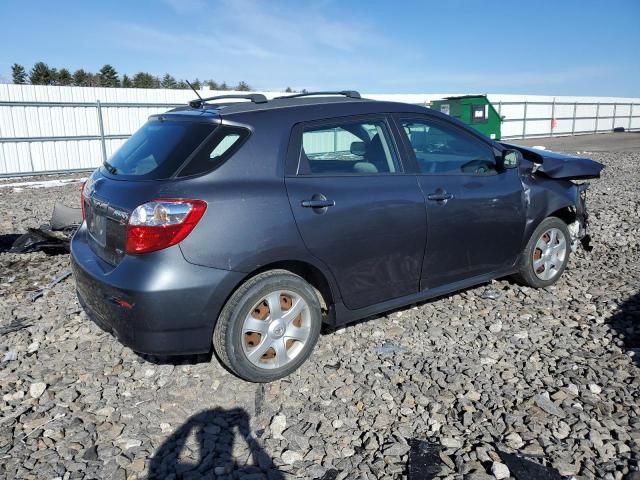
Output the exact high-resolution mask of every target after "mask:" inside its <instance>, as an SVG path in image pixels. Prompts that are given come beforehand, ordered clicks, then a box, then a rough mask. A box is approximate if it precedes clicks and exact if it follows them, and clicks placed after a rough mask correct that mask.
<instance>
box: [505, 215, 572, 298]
mask: <svg viewBox="0 0 640 480" xmlns="http://www.w3.org/2000/svg"><path fill="white" fill-rule="evenodd" d="M551 229H556V231H559V232H561V233H562V235H563V236H564V241H565V255H564V258H563V259H562V261H561V262H560V263H559V264H558V265H554V268H553V269H550V270H549V271H550V272H553V276H552V277H551V278H549V279H544V278H540V276H539V275H543V274H544V270H545V269H546V268H547V267H546V266H542V267H538V273H536V268H535V267H534V254H535V255H536V256H538V255H540V254H541V250H540V249H539V248H537V247H536V244H537V243H538V240H540V239H541V237H542V236H543V235H544V234H545V232H548V231H549V230H551ZM558 238H559V236H558ZM536 250H537V252H536ZM538 252H540V253H538ZM570 253H571V235H570V234H569V229H568V228H567V224H566V223H565V222H564V221H562V220H561V219H559V218H558V217H547V218H545V219H544V220H543V221H542V222H540V225H538V227H537V228H536V229H535V230H534V231H533V233H532V234H531V238H530V239H529V241H528V242H527V245H526V247H525V248H524V251H523V252H522V255H521V257H520V262H519V264H518V273H516V274H515V275H514V278H515V280H516V281H517V282H518V283H520V284H523V285H528V286H530V287H533V288H544V287H548V286H549V285H553V284H554V283H556V282H557V281H558V279H559V278H560V277H561V276H562V273H563V272H564V269H565V268H566V266H567V262H568V261H569V255H570ZM540 270H541V271H540Z"/></svg>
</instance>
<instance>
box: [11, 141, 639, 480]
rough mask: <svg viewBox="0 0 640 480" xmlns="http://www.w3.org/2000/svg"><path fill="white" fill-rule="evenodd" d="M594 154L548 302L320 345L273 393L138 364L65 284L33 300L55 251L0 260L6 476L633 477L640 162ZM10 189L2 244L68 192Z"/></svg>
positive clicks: (456, 304)
mask: <svg viewBox="0 0 640 480" xmlns="http://www.w3.org/2000/svg"><path fill="white" fill-rule="evenodd" d="M594 158H596V159H598V160H600V161H602V162H604V163H605V164H606V165H607V169H606V170H605V171H604V173H603V178H602V179H601V180H599V181H594V182H593V184H592V189H591V190H590V194H589V205H590V208H591V212H592V213H593V215H592V234H593V237H594V242H593V243H594V249H593V251H592V252H590V253H585V252H582V251H580V252H578V253H577V254H576V255H574V256H573V257H572V259H571V261H570V263H569V267H568V269H567V271H566V272H565V274H564V276H563V277H562V278H561V280H560V281H559V282H558V283H557V284H556V285H555V286H554V287H551V288H549V289H547V290H532V289H529V288H523V287H519V286H517V285H515V284H513V283H511V282H510V281H508V280H500V281H496V282H493V283H492V284H491V285H483V286H479V287H477V288H472V289H468V290H466V291H463V292H460V293H458V294H455V295H450V296H447V297H444V298H440V299H437V300H434V301H430V302H428V303H424V304H421V305H417V306H413V307H411V308H407V309H405V310H400V311H396V312H391V313H389V314H388V315H386V316H381V317H377V318H375V319H372V320H370V321H367V322H360V323H357V324H355V325H350V326H347V327H346V328H343V329H340V330H337V331H333V332H325V334H324V335H322V337H321V338H320V340H319V344H318V346H317V349H316V351H315V353H314V355H313V356H312V358H311V359H310V360H309V361H308V362H307V363H306V364H305V365H304V366H303V368H302V369H301V370H299V371H298V372H296V373H295V374H293V375H291V376H290V377H289V378H286V379H283V380H280V381H277V382H274V383H272V384H268V385H255V384H249V383H245V382H242V381H240V380H238V379H236V378H235V377H233V376H232V375H230V374H229V373H227V372H226V371H225V370H224V369H223V368H222V367H221V366H220V365H219V364H218V362H217V361H216V359H215V357H214V358H204V357H197V358H191V357H189V358H181V359H178V360H173V361H171V360H168V359H157V358H150V357H141V356H138V355H136V354H135V353H133V352H131V351H130V350H128V349H126V348H124V347H122V346H121V345H120V344H119V343H118V342H117V341H116V340H115V339H114V338H112V337H111V336H110V335H109V334H106V333H104V332H102V331H101V330H100V329H99V328H98V327H96V326H95V325H94V324H92V323H91V322H90V321H89V320H88V319H87V317H86V316H85V315H84V313H82V311H81V309H80V306H79V305H78V302H77V301H76V299H75V295H74V286H73V280H72V278H68V279H66V280H64V281H62V282H61V283H59V284H57V285H56V286H54V287H53V288H51V289H50V290H49V291H48V294H47V295H45V296H43V297H42V298H40V299H38V300H36V301H35V302H32V301H30V300H29V297H28V295H29V292H30V291H31V290H34V289H37V288H40V287H42V286H44V285H46V284H47V283H48V282H50V281H51V280H52V278H54V277H55V276H56V275H58V274H59V273H61V272H63V271H65V270H67V269H68V257H67V256H66V255H59V256H46V255H44V254H42V253H34V254H24V255H16V254H8V253H6V252H5V253H0V329H2V336H1V337H0V396H1V397H2V400H0V477H1V478H20V479H30V478H34V479H35V478H44V479H53V478H63V479H68V478H70V479H73V478H105V479H107V478H110V479H118V480H119V479H125V478H126V479H136V478H146V477H152V478H169V479H170V478H189V479H195V478H201V477H202V476H204V477H206V478H229V479H230V478H244V479H264V478H268V479H284V478H323V479H325V480H328V479H342V478H364V479H373V478H384V479H399V478H406V477H407V475H408V474H409V468H408V461H407V458H408V455H409V450H410V444H411V445H415V444H414V442H413V440H412V439H421V440H428V441H429V442H432V445H439V446H440V448H441V450H440V451H439V452H438V451H437V450H432V451H431V460H428V461H427V463H430V470H431V471H436V472H437V474H435V475H436V477H437V478H469V479H484V478H509V475H510V473H509V471H508V469H507V468H506V466H505V465H504V463H503V460H501V457H500V456H499V453H498V452H512V453H518V454H520V455H522V456H525V457H526V458H528V459H530V460H532V461H534V462H536V463H537V464H542V465H547V466H552V467H554V468H556V469H557V470H559V472H560V474H562V475H563V476H567V477H570V476H576V477H578V478H604V479H620V478H638V477H634V475H635V474H634V473H633V472H634V471H636V470H637V469H638V462H639V459H640V418H639V414H640V395H639V389H640V375H639V374H640V362H639V361H638V359H639V358H640V342H639V341H638V340H639V337H640V325H639V321H638V320H639V313H638V312H639V310H638V309H639V307H640V220H639V218H640V189H639V188H638V181H639V180H640V153H621V154H610V153H598V154H594ZM26 180H27V179H25V181H26ZM14 181H15V180H14ZM6 183H7V182H6V181H5V182H0V204H1V205H2V210H3V211H2V217H0V238H4V239H5V240H6V239H7V238H8V237H6V236H5V237H1V236H2V235H8V234H15V233H20V232H22V231H23V230H24V229H25V228H26V227H27V226H37V225H39V224H40V223H43V222H45V221H47V220H48V218H49V215H50V212H51V210H52V207H53V203H54V200H55V201H63V202H65V203H67V204H69V205H73V204H75V203H76V199H77V196H78V186H77V185H66V186H61V187H56V188H49V189H23V190H22V191H17V192H16V191H14V190H13V187H4V188H3V187H2V184H6ZM5 243H6V242H5ZM1 246H2V245H1V244H0V247H1ZM0 251H1V250H0ZM487 293H493V294H491V295H488V294H487ZM10 327H12V328H15V329H18V330H17V331H13V332H7V330H10V329H11V328H10ZM23 327H24V328H23ZM433 452H435V453H433ZM427 453H429V452H427ZM412 458H413V456H412ZM511 474H512V475H513V474H514V472H511ZM411 478H429V477H428V476H427V475H426V474H423V476H421V477H420V476H418V475H413V476H412V477H411ZM520 478H522V477H520ZM529 478H535V475H534V477H529ZM550 478H551V477H550Z"/></svg>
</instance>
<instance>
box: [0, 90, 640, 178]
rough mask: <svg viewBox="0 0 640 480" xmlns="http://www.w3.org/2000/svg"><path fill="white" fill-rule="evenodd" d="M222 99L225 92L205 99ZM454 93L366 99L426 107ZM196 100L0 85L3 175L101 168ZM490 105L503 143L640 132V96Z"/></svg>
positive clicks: (515, 98)
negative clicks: (159, 117)
mask: <svg viewBox="0 0 640 480" xmlns="http://www.w3.org/2000/svg"><path fill="white" fill-rule="evenodd" d="M218 93H223V92H213V91H206V90H205V91H203V93H202V94H203V96H204V95H207V96H212V95H216V94H218ZM224 93H233V92H224ZM263 93H264V94H265V95H266V96H267V97H273V96H277V95H282V93H281V92H263ZM448 95H450V94H410V95H403V94H380V95H378V94H364V96H366V97H368V98H374V99H377V100H393V101H400V102H407V103H420V104H426V103H428V102H430V101H432V100H435V99H439V98H443V97H444V96H448ZM193 97H194V94H193V92H191V91H190V90H155V89H125V88H117V89H116V88H94V87H50V86H34V85H7V84H0V176H9V175H26V174H33V173H42V172H47V173H50V172H60V171H73V170H83V169H92V168H95V167H96V166H98V165H99V164H100V163H101V162H102V161H103V159H105V158H108V157H109V156H110V155H111V154H112V153H113V152H114V151H115V150H116V149H117V148H118V147H119V146H120V145H121V144H122V142H124V140H125V139H126V138H128V137H129V135H131V134H132V133H133V132H134V131H135V130H136V129H137V128H138V127H140V125H142V124H143V123H144V122H145V121H146V119H147V117H148V116H149V115H151V114H154V113H160V112H163V111H166V110H167V109H168V108H171V107H174V106H177V105H184V104H185V103H186V102H187V101H188V100H191V99H193ZM489 99H490V100H491V101H492V102H493V104H494V105H495V106H496V108H497V109H498V111H499V112H500V114H501V115H503V116H504V117H505V119H504V123H503V125H502V135H503V138H526V137H536V136H549V135H572V134H579V133H596V132H609V131H611V130H612V129H613V128H614V127H624V128H625V129H626V130H637V129H640V98H616V97H541V96H524V95H489Z"/></svg>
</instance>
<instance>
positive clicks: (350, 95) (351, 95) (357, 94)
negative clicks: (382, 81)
mask: <svg viewBox="0 0 640 480" xmlns="http://www.w3.org/2000/svg"><path fill="white" fill-rule="evenodd" d="M313 95H344V96H345V97H348V98H362V97H361V96H360V92H356V91H355V90H335V91H326V92H306V93H294V94H293V95H283V96H281V97H275V98H298V97H311V96H313Z"/></svg>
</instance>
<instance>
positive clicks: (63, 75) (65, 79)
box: [58, 68, 73, 86]
mask: <svg viewBox="0 0 640 480" xmlns="http://www.w3.org/2000/svg"><path fill="white" fill-rule="evenodd" d="M72 83H73V77H72V76H71V72H69V70H67V69H66V68H61V69H60V71H59V72H58V85H63V86H69V85H71V84H72Z"/></svg>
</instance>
